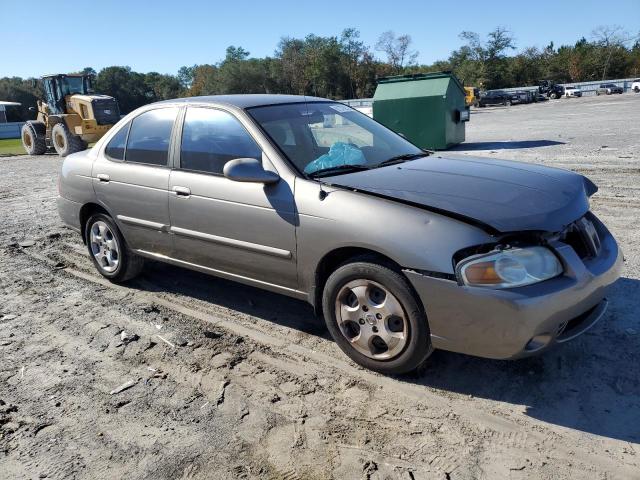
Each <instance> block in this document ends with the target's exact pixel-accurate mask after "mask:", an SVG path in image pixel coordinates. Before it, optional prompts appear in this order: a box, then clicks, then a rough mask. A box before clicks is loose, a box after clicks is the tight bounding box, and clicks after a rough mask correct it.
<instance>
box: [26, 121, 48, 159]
mask: <svg viewBox="0 0 640 480" xmlns="http://www.w3.org/2000/svg"><path fill="white" fill-rule="evenodd" d="M46 131H47V127H46V126H45V124H44V123H43V122H34V121H30V122H27V123H25V124H24V125H23V126H22V131H21V133H20V138H21V139H22V146H23V147H24V150H25V151H26V152H27V155H44V154H45V153H46V151H47V142H46V140H45V136H46Z"/></svg>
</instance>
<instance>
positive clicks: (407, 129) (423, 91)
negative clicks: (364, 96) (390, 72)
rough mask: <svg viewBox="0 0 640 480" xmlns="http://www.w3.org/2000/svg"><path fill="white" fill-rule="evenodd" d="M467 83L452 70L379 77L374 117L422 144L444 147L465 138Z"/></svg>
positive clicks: (374, 97) (419, 145)
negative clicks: (462, 82) (461, 81)
mask: <svg viewBox="0 0 640 480" xmlns="http://www.w3.org/2000/svg"><path fill="white" fill-rule="evenodd" d="M465 94H466V92H465V91H464V87H463V86H462V84H461V83H460V81H459V80H458V79H457V78H456V76H455V75H453V74H452V73H449V72H439V73H419V74H414V75H398V76H394V77H385V78H381V79H379V80H378V86H377V88H376V93H375V94H374V96H373V118H374V119H375V120H377V121H378V122H380V123H382V124H383V125H386V126H387V127H389V128H390V129H392V130H394V131H396V132H398V133H400V134H402V135H404V136H405V137H406V138H407V139H408V140H409V141H411V142H412V143H414V144H415V145H417V146H418V147H420V148H424V149H433V150H443V149H445V148H449V147H452V146H454V145H457V144H458V143H462V142H464V126H465V123H466V121H468V120H469V107H467V106H466V105H465V101H464V98H465Z"/></svg>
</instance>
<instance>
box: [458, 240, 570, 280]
mask: <svg viewBox="0 0 640 480" xmlns="http://www.w3.org/2000/svg"><path fill="white" fill-rule="evenodd" d="M456 271H457V273H458V277H459V278H460V279H461V280H462V282H463V283H464V284H465V285H470V286H474V287H490V288H513V287H522V286H524V285H531V284H532V283H538V282H542V281H544V280H548V279H550V278H553V277H557V276H558V275H560V274H561V273H562V265H560V261H559V260H558V258H557V257H556V256H555V255H554V254H553V253H552V252H551V250H549V249H548V248H545V247H527V248H512V249H508V250H502V251H499V252H490V253H487V254H483V255H475V256H473V257H469V258H467V259H465V260H462V261H461V262H460V263H459V264H458V267H457V268H456Z"/></svg>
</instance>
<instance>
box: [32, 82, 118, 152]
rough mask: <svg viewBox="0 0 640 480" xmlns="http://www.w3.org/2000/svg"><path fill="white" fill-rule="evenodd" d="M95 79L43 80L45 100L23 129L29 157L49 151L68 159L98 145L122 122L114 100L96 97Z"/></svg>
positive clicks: (106, 96) (40, 102) (39, 101)
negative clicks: (118, 122)
mask: <svg viewBox="0 0 640 480" xmlns="http://www.w3.org/2000/svg"><path fill="white" fill-rule="evenodd" d="M92 78H93V77H92V76H91V75H85V74H77V75H75V74H71V75H63V74H57V75H47V76H44V77H42V86H43V89H44V97H45V99H44V100H38V117H37V119H36V120H32V121H28V122H27V123H25V125H24V126H23V127H22V144H23V146H24V149H25V150H26V151H27V153H28V154H29V155H42V154H44V153H46V152H47V150H48V149H49V148H53V149H55V151H56V152H57V153H58V155H60V156H62V157H65V156H67V155H69V154H71V153H75V152H79V151H81V150H84V149H86V148H87V144H89V143H92V142H96V141H98V140H99V139H100V138H101V137H102V136H103V135H104V134H105V133H107V132H108V131H109V129H110V128H111V127H112V126H113V125H114V124H115V123H116V122H117V121H118V120H120V109H119V108H118V102H117V101H116V99H115V98H113V97H110V96H108V95H97V94H94V93H93V88H92Z"/></svg>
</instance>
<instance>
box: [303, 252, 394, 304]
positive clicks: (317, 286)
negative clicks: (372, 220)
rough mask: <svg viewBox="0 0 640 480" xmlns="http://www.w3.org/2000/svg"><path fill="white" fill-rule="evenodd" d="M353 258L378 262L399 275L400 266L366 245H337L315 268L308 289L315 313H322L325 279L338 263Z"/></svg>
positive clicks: (340, 263)
mask: <svg viewBox="0 0 640 480" xmlns="http://www.w3.org/2000/svg"><path fill="white" fill-rule="evenodd" d="M355 259H367V260H370V261H373V262H376V263H380V264H382V265H384V266H386V267H388V268H390V269H391V270H394V271H396V272H398V273H400V274H401V275H403V276H404V274H403V273H402V267H401V266H400V265H399V264H398V263H397V262H396V261H394V260H393V259H391V258H390V257H388V256H387V255H385V254H383V253H380V252H378V251H376V250H373V249H371V248H367V247H339V248H335V249H333V250H331V251H329V252H327V253H326V254H325V255H324V256H323V257H322V258H321V259H320V261H319V262H318V264H317V265H316V269H315V275H314V283H313V286H312V287H311V288H310V291H309V302H310V303H311V305H312V306H313V309H314V310H315V312H316V314H317V315H319V316H320V315H322V293H323V291H324V286H325V284H326V282H327V279H328V278H329V276H330V275H331V273H332V272H334V271H335V270H336V268H338V267H339V266H340V265H342V264H344V263H346V262H348V261H350V260H355Z"/></svg>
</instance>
